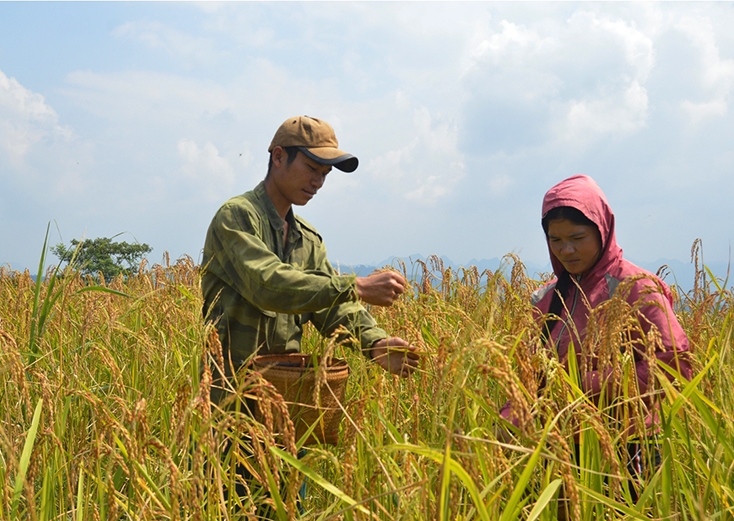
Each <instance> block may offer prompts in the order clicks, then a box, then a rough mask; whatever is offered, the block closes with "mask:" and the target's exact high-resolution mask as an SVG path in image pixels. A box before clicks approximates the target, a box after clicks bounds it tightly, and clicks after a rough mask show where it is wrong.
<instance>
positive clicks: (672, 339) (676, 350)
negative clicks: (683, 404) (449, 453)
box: [501, 175, 692, 419]
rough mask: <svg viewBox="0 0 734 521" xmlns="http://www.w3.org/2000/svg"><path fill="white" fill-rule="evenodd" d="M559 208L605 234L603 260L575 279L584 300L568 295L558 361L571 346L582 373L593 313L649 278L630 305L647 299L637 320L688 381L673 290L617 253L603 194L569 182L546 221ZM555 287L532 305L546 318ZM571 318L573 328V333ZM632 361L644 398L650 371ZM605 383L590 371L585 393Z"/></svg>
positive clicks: (507, 410) (551, 202)
mask: <svg viewBox="0 0 734 521" xmlns="http://www.w3.org/2000/svg"><path fill="white" fill-rule="evenodd" d="M559 206H570V207H573V208H576V209H577V210H579V211H581V212H582V213H583V214H584V215H585V216H586V217H587V218H588V219H590V220H591V221H592V222H593V223H594V224H596V226H597V228H598V229H599V232H600V234H601V242H602V244H601V247H602V251H601V256H600V258H599V260H598V261H597V262H596V264H594V266H593V267H592V268H591V269H590V270H589V271H588V272H586V273H584V274H582V275H581V276H573V275H572V278H573V279H575V281H576V283H577V284H578V285H579V287H580V288H581V291H582V292H583V295H580V294H579V290H578V287H577V286H576V284H574V283H572V284H570V285H569V288H568V290H567V292H566V293H567V294H566V295H564V303H565V306H564V307H563V308H562V310H561V312H560V314H559V316H560V318H561V320H560V321H559V322H557V323H556V325H555V327H554V328H553V330H552V332H551V338H550V341H549V342H548V344H547V345H549V346H555V349H556V351H557V356H558V358H559V360H562V361H564V360H566V356H567V353H568V348H569V343H570V342H571V341H573V343H574V346H575V349H576V352H577V358H578V362H579V368H581V354H580V350H581V349H580V346H581V343H582V341H583V340H584V338H585V336H586V329H587V325H588V319H589V312H590V309H593V308H595V307H596V306H598V305H599V304H601V303H602V302H604V301H606V300H609V299H610V298H612V296H613V295H614V293H615V291H616V290H617V288H618V286H619V284H620V282H622V281H623V280H624V279H626V278H627V277H631V276H634V275H640V274H645V275H647V277H646V278H640V279H638V280H637V281H635V282H634V284H633V286H632V288H631V291H630V293H629V295H628V296H627V298H626V300H627V302H629V303H630V304H631V305H634V304H635V303H637V302H638V301H639V299H640V298H644V300H643V301H642V302H650V304H649V305H644V306H642V307H641V308H640V317H639V318H640V325H641V327H642V329H643V331H644V332H645V334H647V332H648V331H649V330H650V328H651V325H652V324H654V325H655V326H656V327H657V329H658V331H659V332H660V336H661V338H662V348H658V349H657V350H656V352H655V356H656V358H657V359H658V360H660V361H661V362H664V363H665V364H667V365H669V366H671V367H673V368H675V369H676V370H677V371H679V373H680V374H681V375H682V376H683V377H685V378H686V379H690V377H691V373H692V371H691V365H690V362H689V358H688V338H687V336H686V334H685V332H684V331H683V329H682V328H681V326H680V324H679V323H678V320H677V318H676V317H675V313H674V312H673V306H672V296H671V293H670V289H669V288H668V286H666V285H665V284H664V283H663V282H662V281H660V280H659V279H658V278H657V277H656V276H655V275H653V274H652V273H650V272H648V271H646V270H643V269H642V268H639V267H638V266H635V265H634V264H632V263H631V262H629V261H627V260H625V259H624V258H622V248H620V247H619V245H618V244H617V240H616V238H615V232H614V214H613V213H612V209H611V208H610V207H609V203H607V199H606V197H605V196H604V193H603V192H602V191H601V188H599V186H598V185H597V184H596V182H594V180H593V179H592V178H590V177H588V176H585V175H576V176H573V177H570V178H568V179H566V180H564V181H561V182H560V183H558V184H557V185H556V186H554V187H553V188H551V189H550V190H548V192H547V193H546V194H545V197H544V199H543V215H544V216H545V215H546V214H547V213H548V212H549V211H550V210H552V209H554V208H557V207H559ZM548 251H549V254H550V258H551V264H552V265H553V271H554V273H555V274H556V277H560V276H561V275H563V273H564V272H565V268H564V267H563V265H562V264H561V262H560V260H559V259H558V258H557V257H556V256H555V255H553V252H552V251H551V248H550V244H549V245H548ZM648 277H649V278H648ZM655 281H656V282H657V283H658V284H656V283H655ZM557 283H558V278H556V279H553V280H552V281H550V282H549V283H548V284H546V285H545V286H543V287H542V288H540V289H539V290H537V291H536V292H535V293H534V294H533V304H534V305H535V306H536V308H537V309H538V310H539V311H540V313H542V314H543V315H545V314H547V313H548V311H549V308H550V305H551V300H552V299H553V294H554V289H555V287H556V284H557ZM587 302H588V305H587ZM569 313H570V315H571V316H570V319H571V320H572V321H573V326H575V327H569V316H568V315H569ZM634 358H635V367H636V372H637V381H638V386H639V389H640V393H642V394H644V393H645V392H646V390H647V386H648V380H649V377H650V369H649V367H648V362H647V360H646V359H645V356H644V353H640V352H635V353H634ZM594 369H595V368H594ZM605 379H606V378H604V377H602V375H599V374H597V371H596V370H591V371H590V372H588V373H587V374H586V375H585V378H584V380H583V382H582V386H583V388H584V391H585V392H586V393H587V394H589V395H590V396H596V395H598V394H599V393H600V391H601V386H602V384H603V381H604V380H605ZM501 414H502V416H503V417H505V418H508V419H509V418H511V417H512V413H511V406H510V404H509V403H508V404H506V405H505V407H503V408H502V411H501Z"/></svg>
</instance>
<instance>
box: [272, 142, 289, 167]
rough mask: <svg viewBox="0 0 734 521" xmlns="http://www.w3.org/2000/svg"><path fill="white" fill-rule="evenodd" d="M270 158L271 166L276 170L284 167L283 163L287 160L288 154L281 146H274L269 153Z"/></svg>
mask: <svg viewBox="0 0 734 521" xmlns="http://www.w3.org/2000/svg"><path fill="white" fill-rule="evenodd" d="M270 158H271V159H272V161H273V166H275V167H277V168H281V167H282V166H284V165H285V162H286V160H287V158H288V154H287V153H286V151H285V150H284V149H283V147H281V146H276V147H275V148H273V150H271V151H270Z"/></svg>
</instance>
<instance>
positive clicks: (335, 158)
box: [268, 116, 359, 172]
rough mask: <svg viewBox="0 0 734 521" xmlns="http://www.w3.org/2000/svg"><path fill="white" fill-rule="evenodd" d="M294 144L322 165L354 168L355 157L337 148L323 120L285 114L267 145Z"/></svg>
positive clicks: (332, 135)
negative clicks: (284, 118)
mask: <svg viewBox="0 0 734 521" xmlns="http://www.w3.org/2000/svg"><path fill="white" fill-rule="evenodd" d="M277 146H280V147H298V149H299V150H300V151H301V152H303V153H304V154H305V155H306V156H308V157H309V158H311V159H312V160H314V161H316V162H317V163H320V164H322V165H330V166H334V167H335V168H338V169H339V170H341V171H342V172H354V171H355V170H356V169H357V166H358V165H359V160H358V159H357V158H356V157H354V156H353V155H352V154H349V153H348V152H344V151H343V150H340V149H339V142H338V141H337V140H336V134H335V133H334V129H333V128H331V125H329V124H328V123H327V122H326V121H321V120H320V119H316V118H312V117H309V116H296V117H293V118H288V119H287V120H285V121H284V122H283V124H282V125H281V126H280V128H278V130H277V131H276V132H275V136H273V141H271V143H270V147H268V152H272V151H273V149H274V148H275V147H277Z"/></svg>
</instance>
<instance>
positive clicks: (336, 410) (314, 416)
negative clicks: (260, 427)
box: [253, 353, 349, 445]
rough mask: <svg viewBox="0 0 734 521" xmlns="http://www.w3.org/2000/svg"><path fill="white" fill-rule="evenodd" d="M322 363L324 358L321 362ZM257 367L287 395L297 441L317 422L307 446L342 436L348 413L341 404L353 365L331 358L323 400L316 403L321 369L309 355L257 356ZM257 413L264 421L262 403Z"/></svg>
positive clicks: (285, 398)
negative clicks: (315, 390) (261, 409)
mask: <svg viewBox="0 0 734 521" xmlns="http://www.w3.org/2000/svg"><path fill="white" fill-rule="evenodd" d="M319 363H320V361H319ZM253 365H254V367H253V368H254V369H255V370H256V371H258V372H259V373H260V374H262V375H263V377H264V378H265V379H266V380H268V381H269V382H270V383H272V384H273V386H274V387H275V388H276V389H277V390H278V392H279V393H280V394H281V395H282V396H283V399H284V400H285V402H286V403H287V404H288V411H289V413H290V416H291V420H292V421H293V425H294V426H295V429H296V441H298V440H299V439H301V437H302V436H303V435H304V434H305V433H306V431H308V430H309V429H310V428H311V426H312V425H314V424H315V427H314V429H313V432H312V433H311V435H310V436H309V437H308V439H307V440H306V442H305V444H306V445H314V444H316V443H330V444H332V445H336V443H337V441H338V439H339V424H340V423H341V420H342V417H343V415H344V413H343V410H342V408H341V403H342V402H343V401H344V394H345V391H346V388H347V377H348V376H349V365H347V362H346V361H344V360H341V359H338V358H334V359H331V360H330V362H329V365H328V366H327V367H326V368H323V367H321V368H320V370H321V371H324V370H325V378H324V381H323V383H322V384H321V389H320V399H319V401H320V403H318V404H316V403H314V400H315V393H314V388H315V385H316V374H317V371H318V370H319V368H317V367H315V366H314V365H313V358H312V356H311V355H309V354H303V353H292V354H281V355H261V356H257V357H255V360H254V362H253ZM256 416H257V418H258V420H262V414H261V413H260V409H259V406H258V408H257V412H256Z"/></svg>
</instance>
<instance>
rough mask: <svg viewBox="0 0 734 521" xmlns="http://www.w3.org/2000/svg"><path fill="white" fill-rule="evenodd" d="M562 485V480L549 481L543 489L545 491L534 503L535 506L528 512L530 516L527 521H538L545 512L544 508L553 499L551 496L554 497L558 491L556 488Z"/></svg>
mask: <svg viewBox="0 0 734 521" xmlns="http://www.w3.org/2000/svg"><path fill="white" fill-rule="evenodd" d="M562 483H563V480H562V479H561V478H558V479H554V480H553V481H551V482H550V483H549V484H548V486H547V487H545V490H544V491H543V493H542V494H541V495H540V496H539V497H538V501H536V502H535V506H534V507H533V509H532V510H531V511H530V515H529V516H528V519H527V521H535V520H536V519H538V517H539V516H540V514H541V513H542V512H543V510H545V507H547V506H548V503H550V501H551V500H552V499H553V496H555V495H556V492H557V491H558V488H559V487H560V486H561V484H562Z"/></svg>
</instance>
